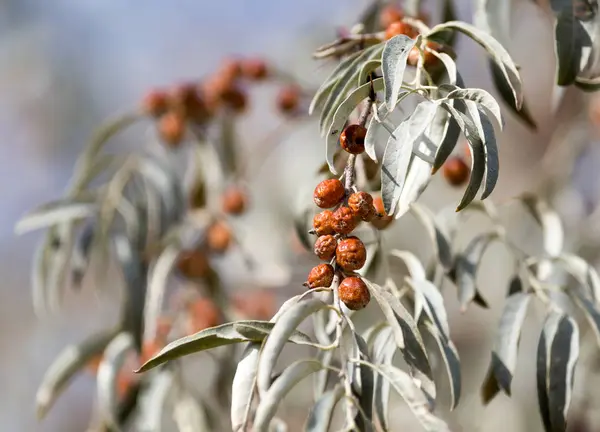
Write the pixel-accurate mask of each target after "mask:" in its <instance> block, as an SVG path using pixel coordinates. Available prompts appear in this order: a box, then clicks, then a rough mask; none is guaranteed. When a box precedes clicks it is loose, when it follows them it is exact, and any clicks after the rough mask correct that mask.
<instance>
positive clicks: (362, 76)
mask: <svg viewBox="0 0 600 432" xmlns="http://www.w3.org/2000/svg"><path fill="white" fill-rule="evenodd" d="M380 66H381V59H375V60H369V61H368V62H365V64H363V66H362V68H361V70H360V73H359V74H358V81H357V84H356V85H357V86H361V85H363V84H365V83H367V82H368V81H369V75H371V73H373V72H374V71H375V70H376V69H377V68H379V67H380Z"/></svg>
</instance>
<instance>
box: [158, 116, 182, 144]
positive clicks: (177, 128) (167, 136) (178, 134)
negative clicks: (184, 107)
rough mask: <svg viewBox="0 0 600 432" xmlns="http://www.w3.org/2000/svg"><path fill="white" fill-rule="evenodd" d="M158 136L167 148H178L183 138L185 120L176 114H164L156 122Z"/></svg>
mask: <svg viewBox="0 0 600 432" xmlns="http://www.w3.org/2000/svg"><path fill="white" fill-rule="evenodd" d="M158 134H159V136H160V139H161V140H162V141H163V142H164V143H165V144H167V145H168V146H170V147H173V148H176V147H178V146H179V145H180V144H181V141H183V138H184V136H185V119H184V118H183V116H182V115H181V114H180V113H177V112H168V113H166V114H164V115H163V116H162V117H161V118H160V119H159V120H158Z"/></svg>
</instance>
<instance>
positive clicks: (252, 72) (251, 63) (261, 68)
mask: <svg viewBox="0 0 600 432" xmlns="http://www.w3.org/2000/svg"><path fill="white" fill-rule="evenodd" d="M268 74H269V72H268V68H267V62H266V61H264V60H263V59H261V58H250V59H246V60H244V61H242V75H243V76H244V77H245V78H247V79H249V80H252V81H262V80H264V79H265V78H266V77H267V76H268Z"/></svg>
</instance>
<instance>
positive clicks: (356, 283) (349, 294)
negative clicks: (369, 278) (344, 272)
mask: <svg viewBox="0 0 600 432" xmlns="http://www.w3.org/2000/svg"><path fill="white" fill-rule="evenodd" d="M338 294H339V296H340V300H341V301H342V302H343V303H344V304H345V305H346V307H347V308H348V309H350V310H360V309H364V308H365V307H366V306H367V305H368V304H369V301H370V300H371V293H370V292H369V289H368V288H367V285H366V284H365V283H364V282H363V280H362V279H361V278H359V277H357V276H351V277H347V278H345V279H344V280H343V281H342V283H341V284H340V286H339V288H338Z"/></svg>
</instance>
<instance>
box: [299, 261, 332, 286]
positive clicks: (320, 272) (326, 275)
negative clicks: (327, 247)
mask: <svg viewBox="0 0 600 432" xmlns="http://www.w3.org/2000/svg"><path fill="white" fill-rule="evenodd" d="M333 276H334V271H333V266H331V265H329V264H319V265H318V266H316V267H313V268H312V270H311V271H310V273H309V274H308V280H307V281H306V282H305V285H306V286H308V287H309V288H327V287H329V286H331V283H332V282H333Z"/></svg>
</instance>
